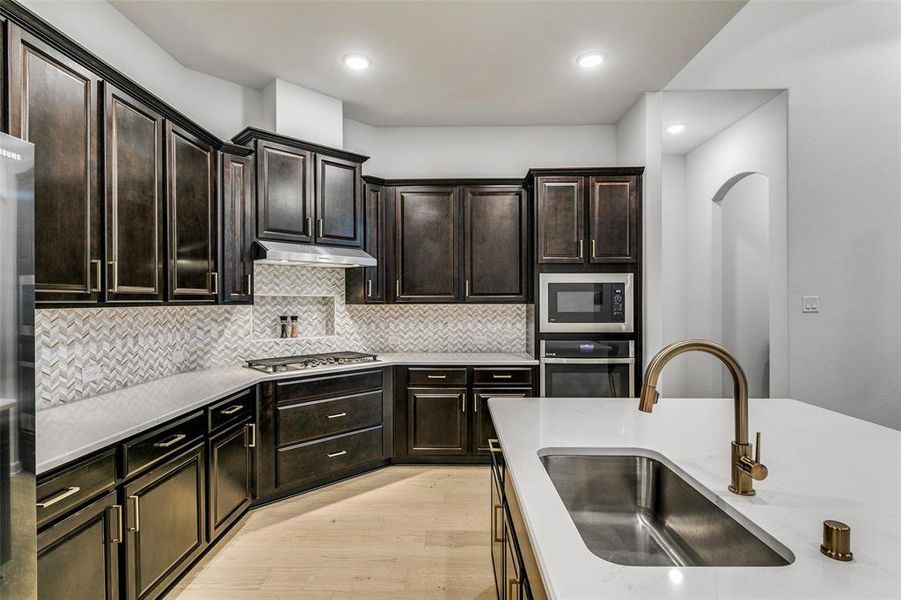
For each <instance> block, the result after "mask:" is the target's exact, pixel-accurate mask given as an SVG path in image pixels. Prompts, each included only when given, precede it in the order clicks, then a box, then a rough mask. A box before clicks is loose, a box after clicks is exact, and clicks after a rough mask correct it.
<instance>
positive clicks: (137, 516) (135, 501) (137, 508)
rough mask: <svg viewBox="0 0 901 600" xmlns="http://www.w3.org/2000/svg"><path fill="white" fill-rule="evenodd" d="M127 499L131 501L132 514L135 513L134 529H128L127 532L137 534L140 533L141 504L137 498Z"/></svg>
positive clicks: (130, 497)
mask: <svg viewBox="0 0 901 600" xmlns="http://www.w3.org/2000/svg"><path fill="white" fill-rule="evenodd" d="M128 499H129V500H131V501H132V503H133V505H134V509H135V510H134V513H135V526H134V527H129V528H128V530H129V531H134V532H135V533H137V532H139V531H141V504H140V498H138V497H137V496H129V497H128Z"/></svg>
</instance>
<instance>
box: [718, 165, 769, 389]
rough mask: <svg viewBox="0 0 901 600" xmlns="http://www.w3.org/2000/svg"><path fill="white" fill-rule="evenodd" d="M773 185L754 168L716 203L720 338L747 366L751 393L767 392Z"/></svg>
mask: <svg viewBox="0 0 901 600" xmlns="http://www.w3.org/2000/svg"><path fill="white" fill-rule="evenodd" d="M769 187H770V184H769V177H767V176H766V175H762V174H760V173H752V174H750V175H747V176H745V177H743V178H742V179H740V180H739V181H737V182H736V183H735V184H734V185H732V187H730V188H729V190H728V191H727V192H726V193H725V196H724V197H723V198H722V200H720V201H718V202H715V203H714V213H715V216H714V225H713V235H714V240H713V241H714V244H715V246H717V247H715V248H714V252H713V256H714V272H713V280H714V284H713V288H714V290H719V291H720V294H718V296H719V302H718V304H719V313H720V325H721V327H720V339H721V340H722V344H723V345H724V346H725V347H726V348H729V349H730V350H732V352H733V353H734V354H735V357H736V358H737V359H738V362H739V363H740V364H741V366H742V368H743V369H744V371H745V376H746V377H747V379H748V394H750V396H751V397H752V398H767V397H769V379H770V377H769V370H770V310H769V304H770V296H769V291H770V285H769V279H770V277H769V275H770V273H769V270H770V269H769V264H770V257H769V248H770V235H769V230H770V223H769V221H770V217H769V196H770V194H769ZM716 213H719V214H716ZM716 259H719V260H718V261H717V260H716ZM717 263H718V264H717ZM722 371H724V370H722ZM722 382H723V388H722V394H723V395H727V394H728V393H730V392H731V391H732V378H731V376H729V375H728V374H727V373H725V372H723V373H722Z"/></svg>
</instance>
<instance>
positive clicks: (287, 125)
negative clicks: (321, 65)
mask: <svg viewBox="0 0 901 600" xmlns="http://www.w3.org/2000/svg"><path fill="white" fill-rule="evenodd" d="M263 102H264V104H263V109H262V112H263V114H264V115H265V116H266V117H267V119H270V120H271V123H267V124H269V125H270V127H271V129H272V131H275V132H276V133H280V134H282V135H286V136H289V137H293V138H298V139H301V140H306V141H308V142H315V143H317V144H323V145H325V146H331V147H333V148H341V147H342V144H343V143H344V102H342V101H341V100H339V99H338V98H332V97H331V96H326V95H325V94H320V93H319V92H314V91H313V90H308V89H307V88H304V87H300V86H299V85H296V84H293V83H291V82H290V81H285V80H284V79H275V80H274V81H273V82H272V83H270V84H269V85H267V86H266V87H265V88H264V89H263Z"/></svg>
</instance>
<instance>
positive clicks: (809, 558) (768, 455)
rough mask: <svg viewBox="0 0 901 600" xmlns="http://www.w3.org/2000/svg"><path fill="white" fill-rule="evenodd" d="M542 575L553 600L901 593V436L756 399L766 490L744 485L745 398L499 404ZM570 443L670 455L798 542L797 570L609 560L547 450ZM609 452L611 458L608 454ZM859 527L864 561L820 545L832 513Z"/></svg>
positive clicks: (753, 408)
mask: <svg viewBox="0 0 901 600" xmlns="http://www.w3.org/2000/svg"><path fill="white" fill-rule="evenodd" d="M488 403H489V407H490V410H491V415H492V419H493V421H494V424H495V427H496V429H497V433H498V437H499V440H500V444H501V448H502V450H503V453H504V459H505V461H506V465H507V476H508V477H511V478H512V482H513V485H514V489H515V491H516V493H517V496H518V498H519V501H520V504H521V508H522V512H523V517H524V519H525V523H526V527H527V529H528V535H529V537H530V539H531V541H532V545H533V547H534V551H535V555H536V559H537V561H538V564H539V565H540V569H541V572H542V579H543V581H544V584H545V587H546V589H547V591H548V594H549V595H550V596H551V597H553V598H561V599H566V600H582V599H588V598H617V599H626V598H628V599H655V600H656V599H663V598H680V599H686V600H688V599H690V600H698V599H704V598H745V599H760V598H774V599H800V598H810V599H818V600H825V599H831V598H861V599H862V598H868V599H874V598H885V599H888V598H892V599H897V598H901V467H899V459H901V432H898V431H895V430H893V429H889V428H886V427H881V426H879V425H874V424H872V423H867V422H865V421H861V420H858V419H854V418H852V417H847V416H844V415H841V414H839V413H835V412H831V411H828V410H824V409H821V408H817V407H814V406H811V405H809V404H804V403H801V402H797V401H794V400H778V399H765V400H763V399H752V400H751V402H750V409H749V410H750V427H751V429H750V431H751V436H752V439H753V435H754V432H755V431H758V430H759V431H761V432H762V442H761V447H762V456H761V461H762V462H763V463H764V464H765V465H766V466H767V467H768V468H769V477H768V478H767V479H766V480H764V481H759V482H755V483H754V487H755V489H756V490H757V495H756V496H751V497H743V496H737V495H735V494H732V493H730V492H729V491H728V490H727V489H726V486H727V484H728V483H729V448H730V442H731V440H732V435H733V431H734V421H733V415H732V410H733V408H732V405H733V401H732V400H731V399H728V400H725V399H681V398H662V399H661V401H660V403H659V404H658V405H657V406H656V407H655V408H654V412H653V413H652V414H645V413H640V412H639V411H638V401H637V400H635V399H562V398H551V399H547V398H529V399H521V398H517V399H515V400H511V399H505V398H492V399H490V400H489V401H488ZM567 448H579V449H583V450H582V452H585V450H584V449H603V450H608V451H612V452H613V453H616V452H619V453H622V452H623V449H646V450H650V451H651V452H656V453H659V454H662V455H663V456H664V457H665V458H667V459H669V461H671V462H673V463H674V464H675V465H677V466H678V467H679V468H681V469H682V470H683V471H685V472H686V473H687V474H688V475H689V476H690V477H692V478H694V479H695V480H696V481H697V482H698V483H700V484H701V485H703V486H705V487H706V488H707V489H708V490H710V491H711V492H713V494H715V495H716V496H717V497H718V498H719V501H718V503H720V502H721V503H725V504H727V505H729V506H731V507H732V508H734V509H735V510H736V511H738V512H739V513H740V514H742V515H744V516H745V517H746V518H748V519H749V520H750V521H752V522H753V523H755V524H756V525H757V526H759V527H760V528H762V529H763V530H764V531H766V532H767V533H769V534H770V535H772V536H773V537H774V538H775V539H777V540H778V541H779V542H781V543H782V544H783V545H784V546H786V547H788V548H789V549H790V550H791V552H792V553H793V554H794V556H795V560H794V562H792V563H791V564H790V565H788V566H783V567H633V566H623V565H618V564H614V563H611V562H608V561H605V560H603V559H601V558H599V557H597V556H595V555H594V554H592V553H591V552H590V551H589V550H588V548H587V547H586V546H585V544H584V543H583V541H582V538H581V537H580V536H579V533H578V531H577V530H576V527H575V525H574V524H573V522H572V520H571V518H570V516H569V514H568V513H567V511H566V508H565V507H564V505H563V502H562V500H561V499H560V497H559V496H558V494H557V491H556V489H555V488H554V486H553V483H552V482H551V480H550V478H549V477H548V475H547V473H546V471H545V470H544V467H543V465H542V463H541V461H540V460H539V454H565V453H566V450H565V449H567ZM599 453H603V452H599ZM826 519H836V520H839V521H843V522H845V523H847V524H848V525H850V527H851V550H852V551H853V552H854V560H853V561H851V562H838V561H835V560H832V559H830V558H827V557H826V556H824V555H823V554H821V553H820V550H819V545H820V542H821V536H822V528H823V521H824V520H826Z"/></svg>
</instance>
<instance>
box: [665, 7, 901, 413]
mask: <svg viewBox="0 0 901 600" xmlns="http://www.w3.org/2000/svg"><path fill="white" fill-rule="evenodd" d="M744 88H777V89H778V88H787V89H788V90H789V92H788V167H789V172H790V174H791V175H790V178H789V181H788V224H789V225H788V240H789V244H790V247H789V253H788V256H789V269H788V285H789V295H787V298H788V306H789V308H790V312H789V318H788V325H789V326H788V341H789V346H788V365H789V373H790V378H789V381H788V395H790V396H791V397H793V398H797V399H799V400H803V401H806V402H810V403H813V404H817V405H820V406H824V407H826V408H830V409H834V410H838V411H840V412H844V413H847V414H850V415H854V416H857V417H860V418H863V419H867V420H870V421H873V422H876V423H881V424H884V425H888V426H890V427H894V428H901V402H899V399H898V398H899V396H898V390H899V389H901V368H899V366H901V302H899V300H898V298H899V296H901V281H899V279H901V268H899V260H901V209H899V207H901V202H899V200H898V199H899V198H901V168H899V166H901V150H899V139H901V111H899V106H901V3H897V2H750V3H748V4H747V5H746V6H745V7H744V8H743V9H742V10H741V11H740V12H739V13H738V14H737V15H736V16H735V17H734V18H733V19H732V20H731V21H730V22H729V23H728V24H727V25H726V26H725V27H724V28H723V29H722V30H721V31H720V32H719V33H718V34H717V35H716V36H715V37H714V38H713V40H711V42H710V43H708V44H707V46H706V47H705V48H704V49H702V50H701V52H699V53H698V54H697V55H696V56H695V58H694V59H693V60H692V61H691V62H690V63H689V64H688V65H687V66H686V67H685V68H684V69H683V70H682V71H681V72H680V73H679V74H678V75H677V76H676V77H675V78H674V79H673V81H672V82H671V83H670V84H669V86H668V87H667V89H673V90H704V89H744ZM807 294H812V295H819V296H820V298H821V308H820V313H818V314H802V313H801V312H800V307H801V301H800V297H801V295H807ZM773 333H777V332H775V331H773ZM775 383H776V382H771V384H775ZM773 389H774V393H775V386H773Z"/></svg>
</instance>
